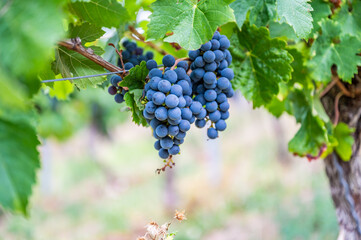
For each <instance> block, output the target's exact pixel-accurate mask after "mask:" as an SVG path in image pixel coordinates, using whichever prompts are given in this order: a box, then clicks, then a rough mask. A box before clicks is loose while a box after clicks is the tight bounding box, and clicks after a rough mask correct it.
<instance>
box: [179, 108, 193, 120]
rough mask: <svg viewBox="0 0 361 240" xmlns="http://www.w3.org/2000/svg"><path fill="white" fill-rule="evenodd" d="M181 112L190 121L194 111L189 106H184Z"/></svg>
mask: <svg viewBox="0 0 361 240" xmlns="http://www.w3.org/2000/svg"><path fill="white" fill-rule="evenodd" d="M181 112H182V114H181V116H182V118H183V119H186V120H188V121H189V120H191V118H192V111H191V110H190V109H189V108H182V110H181Z"/></svg>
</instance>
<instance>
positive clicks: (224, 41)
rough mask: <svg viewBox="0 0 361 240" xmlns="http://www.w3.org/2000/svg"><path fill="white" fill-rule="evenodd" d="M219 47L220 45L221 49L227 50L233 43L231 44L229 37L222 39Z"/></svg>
mask: <svg viewBox="0 0 361 240" xmlns="http://www.w3.org/2000/svg"><path fill="white" fill-rule="evenodd" d="M219 45H220V47H219V48H220V49H221V50H225V49H227V48H229V46H230V45H231V43H230V42H229V40H228V38H227V37H221V38H220V39H219Z"/></svg>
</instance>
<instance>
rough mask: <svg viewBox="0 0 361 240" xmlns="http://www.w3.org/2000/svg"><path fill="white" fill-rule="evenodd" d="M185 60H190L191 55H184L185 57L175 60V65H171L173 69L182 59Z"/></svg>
mask: <svg viewBox="0 0 361 240" xmlns="http://www.w3.org/2000/svg"><path fill="white" fill-rule="evenodd" d="M183 60H187V61H189V60H190V59H189V57H184V58H178V59H177V60H175V63H174V65H173V66H172V67H171V70H174V68H175V67H176V66H177V64H178V63H179V62H180V61H183Z"/></svg>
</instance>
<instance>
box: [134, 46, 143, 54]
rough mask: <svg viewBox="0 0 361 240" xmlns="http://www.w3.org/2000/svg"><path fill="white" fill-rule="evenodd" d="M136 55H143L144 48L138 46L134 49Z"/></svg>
mask: <svg viewBox="0 0 361 240" xmlns="http://www.w3.org/2000/svg"><path fill="white" fill-rule="evenodd" d="M134 52H135V55H142V54H143V48H140V47H137V48H135V50H134Z"/></svg>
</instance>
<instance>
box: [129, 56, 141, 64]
mask: <svg viewBox="0 0 361 240" xmlns="http://www.w3.org/2000/svg"><path fill="white" fill-rule="evenodd" d="M129 62H130V63H132V64H133V65H138V64H139V61H138V59H137V58H136V57H132V58H130V59H129Z"/></svg>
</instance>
